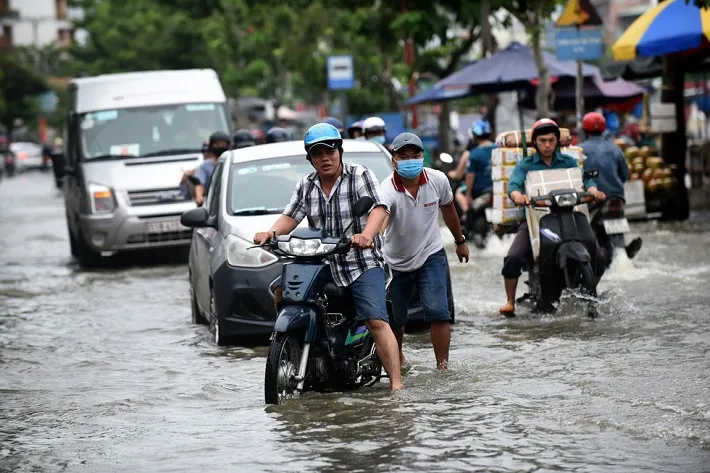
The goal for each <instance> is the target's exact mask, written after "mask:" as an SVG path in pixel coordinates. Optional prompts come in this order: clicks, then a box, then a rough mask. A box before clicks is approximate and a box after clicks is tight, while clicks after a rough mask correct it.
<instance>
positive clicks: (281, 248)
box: [261, 197, 391, 404]
mask: <svg viewBox="0 0 710 473" xmlns="http://www.w3.org/2000/svg"><path fill="white" fill-rule="evenodd" d="M372 205H373V201H372V199H371V198H370V197H363V198H361V199H360V200H358V201H357V203H356V204H355V209H354V210H355V212H354V214H355V215H356V216H357V217H362V216H363V215H365V214H366V213H367V212H368V211H369V209H370V208H371V207H372ZM351 225H352V222H351ZM349 228H350V226H348V228H346V229H345V231H344V232H343V234H345V233H346V232H347V230H348V229H349ZM261 246H262V247H265V248H268V249H270V251H271V252H273V253H274V254H275V255H277V256H279V257H283V258H289V259H291V260H293V261H292V262H290V263H286V264H284V265H283V272H282V277H281V281H282V291H283V292H282V296H283V299H282V301H281V303H280V307H279V314H278V317H277V319H276V323H275V325H274V332H273V334H272V337H271V343H270V346H269V354H268V357H267V361H266V370H265V377H264V398H265V401H266V404H279V403H281V402H282V401H283V400H284V399H287V398H289V397H292V396H294V395H295V394H297V393H303V392H305V391H327V390H334V389H357V388H360V387H366V386H372V385H374V384H376V383H377V382H379V380H380V378H381V377H382V365H381V363H380V360H379V358H378V357H377V354H376V352H375V342H374V339H373V337H372V335H371V334H370V332H369V331H368V330H367V327H366V325H365V323H364V322H357V321H356V320H355V311H354V303H353V300H352V296H351V295H350V291H349V289H348V288H344V287H340V286H337V285H336V284H335V283H334V282H333V281H332V278H330V276H329V271H330V269H329V266H328V265H327V264H326V262H325V260H326V258H327V257H328V256H331V255H335V254H346V253H347V252H348V251H350V248H351V244H350V240H349V239H347V238H346V237H342V238H334V237H330V236H328V235H327V234H326V233H325V231H324V230H321V229H318V228H297V229H296V230H294V231H293V232H292V233H291V234H290V235H282V236H279V237H278V238H272V239H271V240H270V241H269V242H267V243H265V244H264V245H261ZM388 311H391V309H390V307H389V304H388Z"/></svg>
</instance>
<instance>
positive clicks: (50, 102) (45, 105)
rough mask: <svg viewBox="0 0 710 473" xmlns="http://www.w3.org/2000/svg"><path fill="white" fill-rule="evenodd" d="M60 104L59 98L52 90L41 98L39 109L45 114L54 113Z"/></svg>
mask: <svg viewBox="0 0 710 473" xmlns="http://www.w3.org/2000/svg"><path fill="white" fill-rule="evenodd" d="M58 103H59V97H57V94H56V93H54V91H52V90H50V91H48V92H45V93H43V94H42V95H40V96H39V108H40V110H41V111H42V112H44V113H54V111H55V110H57V104H58Z"/></svg>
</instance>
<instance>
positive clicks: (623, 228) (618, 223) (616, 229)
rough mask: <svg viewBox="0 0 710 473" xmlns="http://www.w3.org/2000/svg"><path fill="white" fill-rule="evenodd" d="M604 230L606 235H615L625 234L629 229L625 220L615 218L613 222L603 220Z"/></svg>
mask: <svg viewBox="0 0 710 473" xmlns="http://www.w3.org/2000/svg"><path fill="white" fill-rule="evenodd" d="M604 230H605V231H606V234H607V235H616V234H619V233H627V232H629V231H630V230H631V229H630V228H629V221H628V220H626V219H625V218H617V219H613V220H604Z"/></svg>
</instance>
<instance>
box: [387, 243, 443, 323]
mask: <svg viewBox="0 0 710 473" xmlns="http://www.w3.org/2000/svg"><path fill="white" fill-rule="evenodd" d="M415 286H416V288H417V290H418V291H419V298H420V300H421V303H422V309H424V320H425V321H426V322H450V321H451V313H450V312H449V299H448V291H447V288H446V252H445V251H444V249H443V248H442V249H441V250H439V251H437V252H436V253H433V254H432V255H430V256H429V257H428V258H427V259H426V261H425V262H424V264H423V265H422V266H421V268H419V269H417V270H414V271H396V270H394V269H393V270H392V282H391V283H390V298H391V299H392V318H393V320H392V323H391V325H392V327H393V328H400V327H404V325H405V324H406V323H407V318H408V309H409V298H410V297H411V295H412V290H413V289H414V287H415Z"/></svg>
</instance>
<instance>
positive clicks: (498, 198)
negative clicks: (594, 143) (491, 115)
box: [491, 129, 584, 224]
mask: <svg viewBox="0 0 710 473" xmlns="http://www.w3.org/2000/svg"><path fill="white" fill-rule="evenodd" d="M562 130H563V136H565V135H566V136H569V132H568V131H567V130H565V129H562ZM518 135H519V133H518V132H507V133H501V134H500V135H498V138H496V144H498V147H497V148H495V149H494V150H493V153H492V156H491V165H492V167H491V175H492V176H491V177H492V178H493V211H492V214H491V223H494V224H496V223H498V224H500V223H515V222H518V221H519V220H520V219H522V217H523V214H524V212H523V209H522V208H521V207H516V205H515V203H514V202H513V201H512V200H510V198H509V197H508V181H509V180H510V177H511V176H512V174H513V169H515V165H516V164H517V163H518V161H520V160H521V159H523V149H522V148H520V147H507V146H506V145H508V146H510V145H511V144H514V145H519V143H518V141H517V138H518ZM528 135H529V133H528ZM511 139H512V140H513V143H511ZM561 151H562V153H563V154H568V155H570V156H572V157H574V158H576V159H577V161H578V162H579V165H580V167H581V166H582V162H583V160H584V154H583V152H582V148H579V147H574V146H570V147H564V148H562V149H561ZM533 153H535V150H534V149H533V148H527V153H526V156H530V155H532V154H533Z"/></svg>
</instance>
